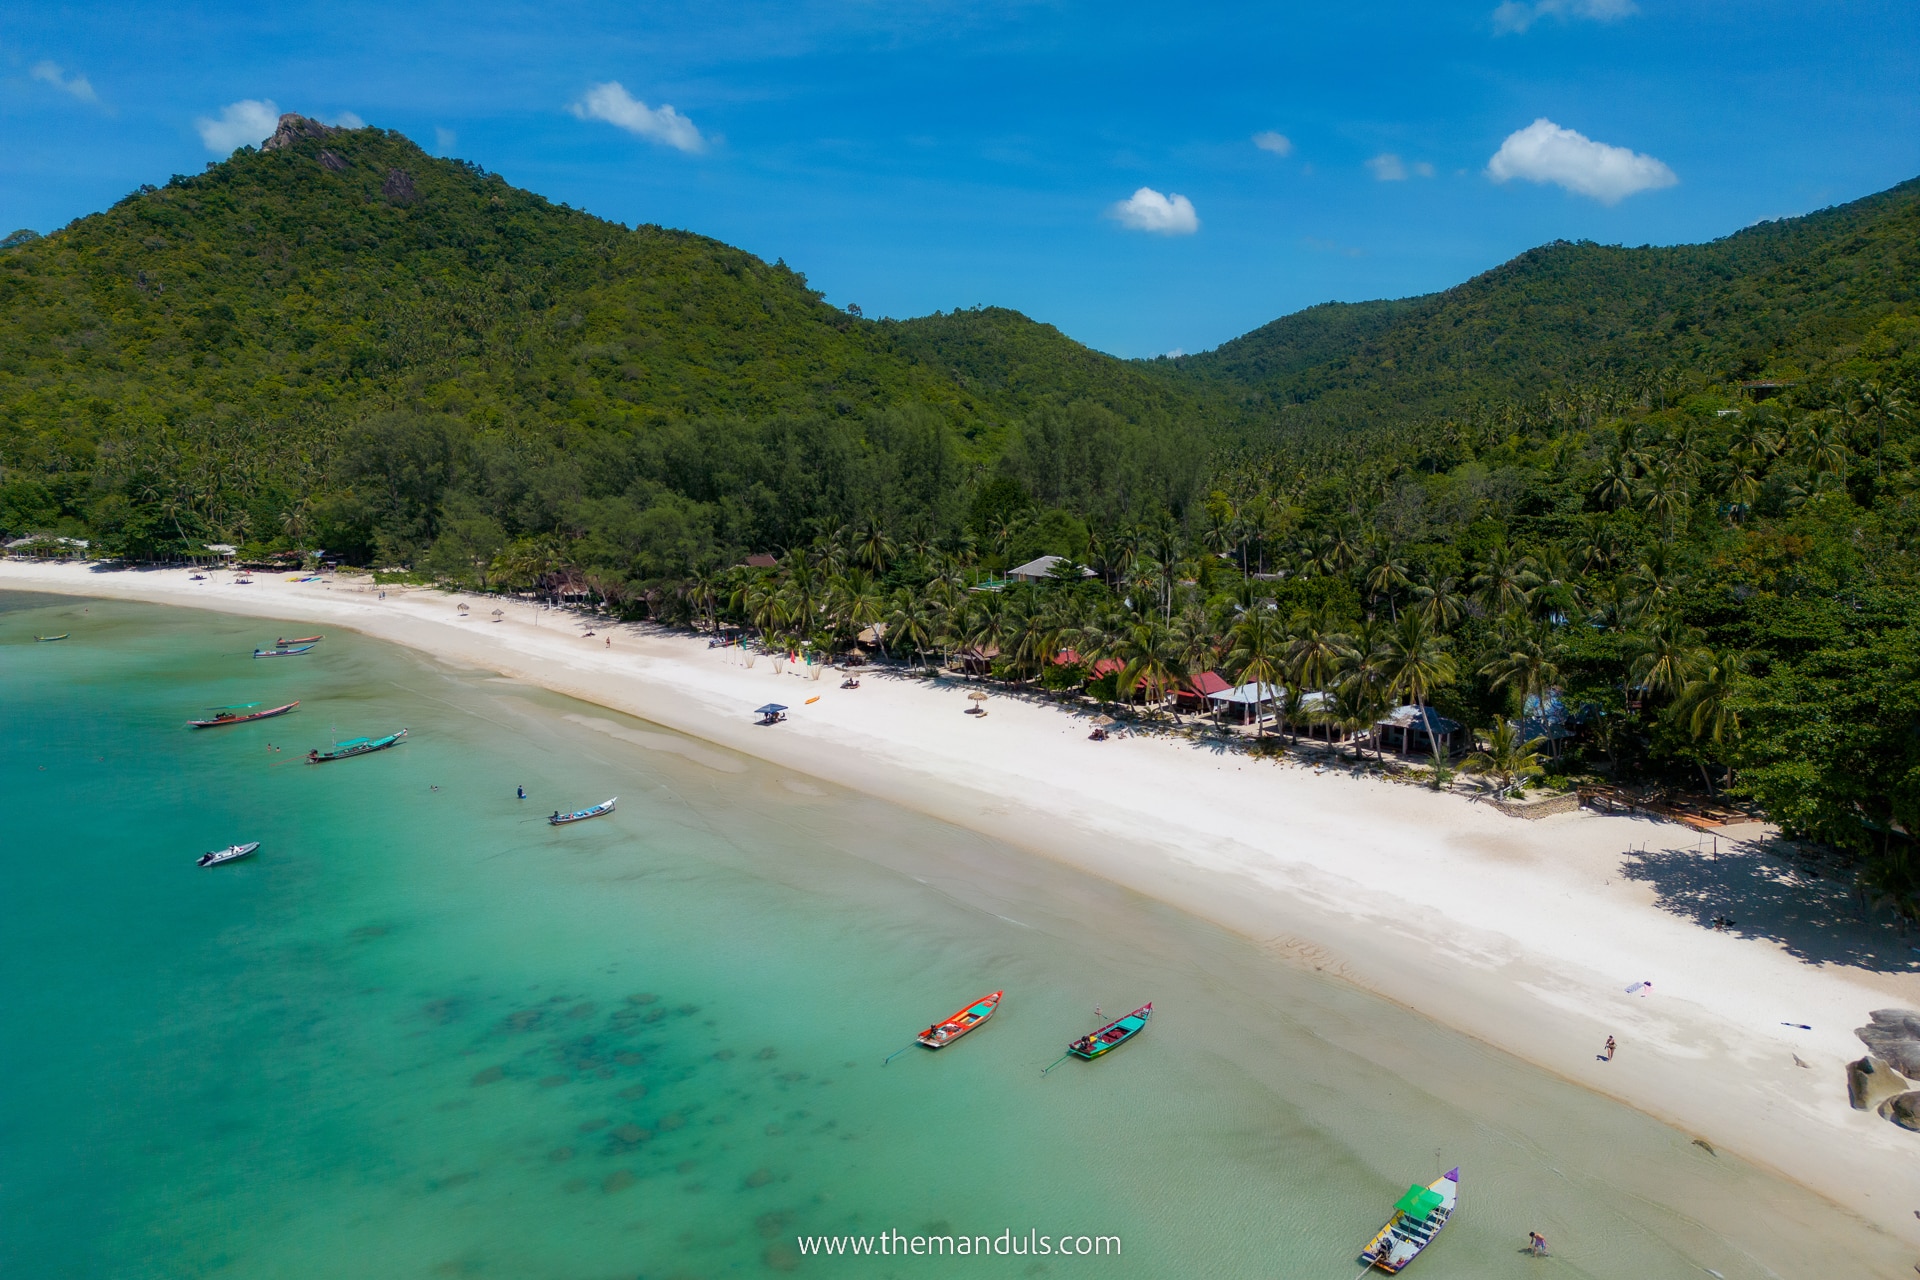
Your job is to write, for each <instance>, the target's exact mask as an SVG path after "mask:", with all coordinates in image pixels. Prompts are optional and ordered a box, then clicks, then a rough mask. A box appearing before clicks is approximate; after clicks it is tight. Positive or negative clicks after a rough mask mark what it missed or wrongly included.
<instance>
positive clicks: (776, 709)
mask: <svg viewBox="0 0 1920 1280" xmlns="http://www.w3.org/2000/svg"><path fill="white" fill-rule="evenodd" d="M753 714H755V715H757V716H759V717H760V723H761V724H773V723H774V722H775V721H777V720H780V719H783V718H785V716H786V714H787V709H786V708H785V707H783V706H781V705H780V704H779V703H777V702H769V703H768V704H767V705H766V706H764V707H761V708H760V709H759V710H758V711H755V712H754V713H753Z"/></svg>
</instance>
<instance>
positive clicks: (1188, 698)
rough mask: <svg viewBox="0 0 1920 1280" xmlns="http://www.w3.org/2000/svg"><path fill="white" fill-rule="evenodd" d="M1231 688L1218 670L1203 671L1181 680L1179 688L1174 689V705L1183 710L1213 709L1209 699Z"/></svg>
mask: <svg viewBox="0 0 1920 1280" xmlns="http://www.w3.org/2000/svg"><path fill="white" fill-rule="evenodd" d="M1231 688H1233V686H1232V685H1230V684H1228V683H1227V682H1226V680H1225V679H1224V678H1223V677H1222V676H1221V675H1220V673H1219V672H1218V671H1202V672H1200V673H1199V674H1198V675H1194V676H1188V677H1187V678H1186V679H1185V680H1182V681H1181V682H1180V686H1179V688H1177V689H1175V690H1174V691H1173V705H1174V706H1175V707H1177V708H1179V709H1180V710H1181V711H1208V710H1211V709H1212V708H1211V706H1210V705H1209V700H1210V699H1211V698H1212V697H1213V695H1214V694H1216V693H1225V692H1227V691H1228V690H1229V689H1231Z"/></svg>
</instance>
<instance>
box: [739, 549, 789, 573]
mask: <svg viewBox="0 0 1920 1280" xmlns="http://www.w3.org/2000/svg"><path fill="white" fill-rule="evenodd" d="M741 563H742V564H744V565H745V566H746V567H747V568H749V569H771V568H773V567H775V566H776V565H778V564H779V563H780V562H779V561H778V560H775V559H774V558H773V557H772V556H770V555H768V554H767V553H766V552H764V551H760V552H756V553H754V554H753V555H750V556H748V557H747V558H746V559H745V560H743V561H742V562H741Z"/></svg>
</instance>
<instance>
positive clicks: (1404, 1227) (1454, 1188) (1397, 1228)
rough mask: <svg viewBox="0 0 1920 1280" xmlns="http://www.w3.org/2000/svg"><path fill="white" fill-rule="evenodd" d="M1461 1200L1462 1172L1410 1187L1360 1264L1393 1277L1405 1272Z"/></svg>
mask: <svg viewBox="0 0 1920 1280" xmlns="http://www.w3.org/2000/svg"><path fill="white" fill-rule="evenodd" d="M1459 1198H1460V1170H1459V1169H1457V1168H1454V1169H1449V1170H1447V1171H1446V1172H1445V1173H1443V1174H1441V1175H1440V1176H1439V1177H1438V1178H1435V1179H1434V1180H1433V1181H1432V1182H1430V1183H1428V1184H1427V1185H1426V1186H1424V1187H1422V1186H1419V1185H1417V1184H1416V1185H1414V1186H1411V1187H1408V1188H1407V1194H1405V1195H1403V1196H1401V1197H1400V1198H1399V1199H1398V1200H1396V1201H1395V1202H1394V1205H1393V1217H1391V1218H1389V1219H1388V1220H1387V1225H1386V1226H1384V1227H1382V1228H1380V1234H1378V1235H1376V1236H1375V1237H1374V1238H1373V1239H1372V1240H1371V1241H1369V1242H1368V1244H1367V1247H1366V1248H1365V1249H1364V1250H1362V1251H1361V1254H1360V1261H1362V1262H1364V1263H1366V1264H1367V1267H1368V1269H1369V1270H1371V1269H1374V1268H1378V1269H1379V1270H1381V1271H1385V1272H1387V1273H1388V1274H1389V1275H1391V1274H1393V1273H1395V1272H1398V1271H1402V1270H1405V1268H1406V1265H1407V1264H1408V1263H1409V1262H1412V1261H1413V1260H1414V1259H1415V1258H1417V1257H1419V1256H1420V1251H1421V1250H1422V1249H1425V1248H1426V1247H1427V1246H1428V1245H1430V1244H1432V1243H1433V1240H1434V1237H1435V1236H1438V1235H1439V1234H1440V1228H1442V1227H1444V1226H1446V1225H1447V1219H1449V1218H1451V1217H1452V1216H1453V1206H1454V1205H1455V1204H1456V1203H1458V1201H1459Z"/></svg>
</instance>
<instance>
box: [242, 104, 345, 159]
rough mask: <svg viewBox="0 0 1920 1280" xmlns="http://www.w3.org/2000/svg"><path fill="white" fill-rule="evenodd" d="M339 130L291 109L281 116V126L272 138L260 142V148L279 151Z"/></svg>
mask: <svg viewBox="0 0 1920 1280" xmlns="http://www.w3.org/2000/svg"><path fill="white" fill-rule="evenodd" d="M338 132H339V130H338V129H335V128H333V127H332V126H331V125H324V124H321V123H320V122H319V121H318V120H313V119H309V118H308V117H306V116H302V115H296V114H294V113H293V112H291V111H289V112H287V113H286V114H285V115H283V116H281V117H280V127H279V128H278V129H275V130H274V131H273V136H272V137H271V138H268V139H267V140H266V141H265V142H263V143H261V144H260V149H261V150H262V151H278V150H280V149H281V148H283V147H290V146H292V145H293V144H294V143H296V142H301V141H304V140H305V139H307V138H324V137H326V136H327V135H328V134H330V133H338Z"/></svg>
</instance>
